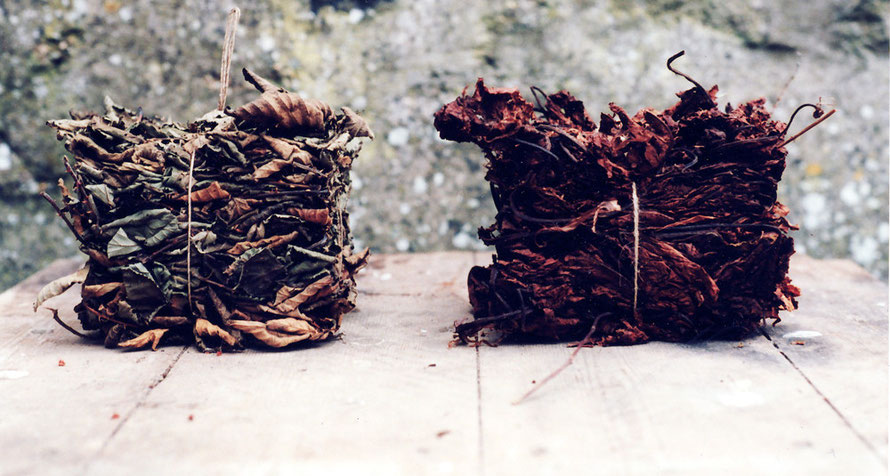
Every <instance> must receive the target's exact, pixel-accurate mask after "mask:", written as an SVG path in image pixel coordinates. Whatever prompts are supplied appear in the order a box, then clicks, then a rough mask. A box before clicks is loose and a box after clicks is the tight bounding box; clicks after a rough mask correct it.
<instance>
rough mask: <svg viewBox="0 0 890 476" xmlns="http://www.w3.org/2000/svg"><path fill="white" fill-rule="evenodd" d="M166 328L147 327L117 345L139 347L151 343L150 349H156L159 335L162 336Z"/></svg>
mask: <svg viewBox="0 0 890 476" xmlns="http://www.w3.org/2000/svg"><path fill="white" fill-rule="evenodd" d="M168 330H169V329H149V330H147V331H145V332H143V333H142V334H139V335H138V336H137V337H134V338H132V339H130V340H126V341H123V342H118V344H117V346H118V347H127V348H131V349H141V348H143V347H145V346H147V345H148V344H151V350H158V343H159V342H161V337H163V336H164V334H165V333H166V332H167V331H168Z"/></svg>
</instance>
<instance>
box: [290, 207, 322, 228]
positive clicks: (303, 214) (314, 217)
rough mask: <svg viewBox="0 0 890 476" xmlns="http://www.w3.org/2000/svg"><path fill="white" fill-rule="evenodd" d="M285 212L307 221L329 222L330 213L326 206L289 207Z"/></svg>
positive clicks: (320, 223)
mask: <svg viewBox="0 0 890 476" xmlns="http://www.w3.org/2000/svg"><path fill="white" fill-rule="evenodd" d="M287 212H288V213H290V214H292V215H296V216H298V217H300V218H302V219H303V220H306V221H308V222H309V223H318V224H319V225H330V224H331V214H330V213H329V212H328V209H327V208H291V209H289V210H288V211H287Z"/></svg>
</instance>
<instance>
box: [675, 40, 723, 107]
mask: <svg viewBox="0 0 890 476" xmlns="http://www.w3.org/2000/svg"><path fill="white" fill-rule="evenodd" d="M685 54H686V50H681V51H680V52H679V53H677V54H675V55H674V56H671V57H670V58H668V60H667V69H668V70H670V72H671V73H674V74H676V75H679V76H683V77H684V78H686V80H687V81H689V82H690V83H692V84H694V85H695V87H697V88H698V89H699V90H701V91H702V92H703V93H705V96H707V98H708V100H710V101H711V102H712V103H713V102H714V101H713V100H711V95H710V94H708V91H707V90H706V89H705V88H704V87H703V86H702V85H701V84H699V82H698V81H696V80H694V79H692V76H689V75H688V74H686V73H684V72H682V71H678V70H677V69H675V68H674V67H673V66H671V63H673V62H674V60H676V59H677V58H679V57H681V56H683V55H685Z"/></svg>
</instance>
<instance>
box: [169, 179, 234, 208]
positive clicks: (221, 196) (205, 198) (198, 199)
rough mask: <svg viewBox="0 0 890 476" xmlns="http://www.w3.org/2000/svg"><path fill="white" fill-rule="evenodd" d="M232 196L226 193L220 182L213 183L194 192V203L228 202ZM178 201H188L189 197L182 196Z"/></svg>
mask: <svg viewBox="0 0 890 476" xmlns="http://www.w3.org/2000/svg"><path fill="white" fill-rule="evenodd" d="M229 197H231V195H229V192H227V191H225V189H223V188H222V187H221V186H220V185H219V182H213V183H211V184H210V185H208V186H206V187H204V188H202V189H200V190H195V191H193V192H192V203H207V202H211V201H213V200H226V199H228V198H229ZM177 200H188V195H181V196H179V197H177Z"/></svg>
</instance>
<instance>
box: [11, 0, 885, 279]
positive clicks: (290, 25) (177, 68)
mask: <svg viewBox="0 0 890 476" xmlns="http://www.w3.org/2000/svg"><path fill="white" fill-rule="evenodd" d="M227 6H228V4H227V3H220V2H214V1H208V0H204V1H201V0H178V1H173V0H167V1H151V2H149V1H145V0H135V1H120V0H105V1H100V0H69V1H61V0H51V1H48V2H47V1H40V2H38V1H33V0H0V19H2V20H0V64H2V65H4V66H3V68H0V288H4V287H6V286H8V285H10V284H12V283H14V282H15V281H16V280H18V279H20V278H21V277H23V276H24V275H26V274H28V273H30V272H32V271H34V270H35V269H37V268H39V267H41V266H42V265H43V264H45V263H46V262H47V261H48V260H51V259H53V258H54V257H57V256H61V255H68V254H71V253H72V252H73V250H74V249H75V244H74V243H73V241H72V239H71V238H70V237H69V236H68V233H67V231H66V230H64V229H62V226H61V224H60V222H59V221H58V220H56V219H55V218H54V217H53V215H52V210H51V209H50V208H49V207H48V206H44V205H43V204H41V203H39V202H38V199H35V196H36V193H37V191H38V190H39V189H42V188H44V187H46V186H47V184H52V183H53V182H55V180H56V179H57V177H59V176H60V174H61V173H62V167H61V161H60V157H61V155H62V154H63V149H61V147H60V146H59V145H58V144H57V143H56V141H55V138H54V137H53V134H52V132H51V131H50V130H49V129H48V128H47V127H45V126H44V125H43V124H44V122H45V121H46V120H48V119H53V118H59V117H64V116H65V114H66V113H67V111H68V110H69V109H101V107H102V99H103V96H104V95H105V94H108V95H110V96H112V97H113V98H114V99H115V101H116V102H118V103H120V104H122V105H127V106H129V107H133V108H135V107H138V106H141V107H142V108H143V110H145V111H146V112H147V113H151V114H157V115H161V116H167V117H170V118H173V119H175V120H180V121H185V120H188V119H190V118H195V117H198V116H200V115H201V114H203V113H204V112H206V111H207V110H210V109H212V108H214V107H215V104H216V96H217V94H218V93H217V91H218V85H217V79H216V78H217V75H218V68H219V66H218V64H219V55H220V45H221V43H222V38H223V25H224V18H225V12H226V7H227ZM242 8H243V14H242V20H241V24H240V28H239V32H238V42H237V45H236V52H235V58H234V62H233V66H234V67H235V68H240V67H241V66H249V67H251V68H252V69H254V70H255V71H257V72H259V73H261V74H263V75H265V76H267V77H269V78H270V79H273V80H275V81H277V82H279V83H281V84H282V85H284V86H285V87H288V88H290V89H292V90H295V91H299V92H301V93H303V94H305V95H307V96H311V97H318V98H322V99H324V100H325V101H327V102H329V103H331V104H332V105H336V106H340V105H346V106H350V107H352V108H354V109H356V110H359V111H364V115H365V116H366V117H367V118H368V120H369V122H370V123H371V125H372V127H373V128H374V130H375V132H376V133H377V135H378V140H377V141H376V142H374V143H372V144H370V145H369V146H368V147H366V148H365V150H364V152H363V155H362V157H361V159H360V161H359V162H358V163H357V164H356V169H355V175H354V185H355V191H354V194H353V199H352V202H351V203H352V205H351V208H352V211H353V212H352V218H353V229H354V233H355V236H356V240H357V241H358V242H359V243H360V244H365V245H370V246H371V247H372V248H373V249H375V250H377V251H420V250H434V249H449V248H463V249H483V247H482V246H481V245H480V243H479V242H478V241H477V240H476V237H475V230H476V228H477V227H479V226H480V225H484V224H488V223H490V222H491V221H492V219H493V214H494V208H493V205H492V204H491V199H490V198H489V196H488V189H487V186H486V184H485V182H484V181H483V178H482V176H483V174H484V171H483V170H482V169H481V163H482V157H481V156H480V153H479V152H478V150H476V149H475V148H474V147H472V146H456V145H455V144H450V143H449V144H446V143H444V142H442V141H441V140H439V139H438V138H437V136H436V132H435V130H434V129H433V127H432V114H433V113H434V112H435V111H436V109H437V108H438V107H440V106H441V104H443V103H444V102H446V101H449V100H452V99H454V97H455V96H456V95H457V94H458V93H460V91H461V89H463V87H464V86H465V85H468V84H472V83H473V82H474V80H475V79H476V77H478V76H484V77H485V78H486V82H487V83H489V84H491V85H501V86H515V87H520V88H521V89H522V90H523V91H528V86H531V85H537V86H539V87H541V88H543V89H544V90H545V91H551V92H552V91H556V90H558V89H568V90H570V91H572V93H573V94H575V95H576V96H577V97H579V98H580V99H582V100H584V101H585V104H586V106H587V107H588V109H589V110H591V111H593V112H598V111H601V110H606V109H607V104H608V103H609V102H610V101H614V102H616V103H618V104H620V105H622V106H624V107H625V108H626V109H628V110H629V111H635V110H636V109H638V108H641V107H644V106H652V107H656V108H662V107H666V106H668V105H670V104H672V103H673V101H674V95H673V94H674V93H675V92H677V91H680V90H681V89H684V88H686V87H687V86H688V84H687V83H686V82H685V81H684V80H683V79H682V78H679V77H677V76H674V75H672V74H671V73H669V72H668V71H667V70H666V69H665V68H664V61H665V59H666V58H667V57H669V56H670V55H671V54H673V53H675V52H677V51H679V50H681V49H685V50H686V52H687V56H686V57H684V58H683V59H681V60H680V61H679V62H678V63H677V67H678V68H680V69H681V70H682V71H684V72H687V73H689V74H690V75H692V76H693V77H695V78H696V79H697V80H698V81H699V82H701V83H702V84H704V85H705V86H709V85H711V84H714V83H717V84H719V85H720V89H721V91H722V96H721V98H720V100H721V102H726V101H729V102H732V103H734V104H735V103H738V102H741V101H744V100H747V99H751V98H755V97H759V96H766V97H767V98H768V99H769V100H770V101H771V102H772V103H775V100H776V99H777V97H778V95H779V94H780V92H781V91H782V90H783V87H784V85H785V84H786V83H787V82H788V80H789V78H791V76H792V75H793V74H794V71H795V69H796V65H797V64H799V68H797V73H796V76H795V79H794V80H793V81H792V82H791V83H790V85H789V86H788V87H787V90H786V92H785V93H784V96H783V97H782V100H781V101H780V102H779V103H778V104H777V105H775V114H776V115H777V117H779V118H782V119H784V120H787V118H788V117H789V116H790V114H791V112H792V111H793V109H794V107H795V106H796V105H798V104H800V103H802V102H812V101H818V100H819V99H820V98H822V99H823V100H825V101H829V102H831V103H833V104H834V105H835V107H837V109H838V113H837V114H836V115H835V116H834V117H832V118H831V119H830V120H829V121H827V122H826V123H824V124H823V125H822V126H820V127H819V128H817V129H814V130H813V131H811V132H810V133H808V134H807V135H806V136H804V137H802V138H801V139H799V140H798V141H797V142H795V143H794V144H792V145H790V146H789V151H790V155H789V158H790V160H789V168H788V170H787V172H786V175H785V179H784V181H783V182H782V187H781V198H782V199H783V201H785V202H786V203H787V204H788V205H789V206H790V207H791V209H792V215H791V219H792V221H794V222H796V223H798V224H800V226H801V231H800V232H798V233H797V244H798V248H799V249H800V250H802V251H805V252H807V253H809V254H811V255H814V256H821V257H827V256H831V257H851V258H853V259H854V260H856V261H857V262H859V263H861V264H863V265H864V266H866V267H867V268H869V269H870V270H872V271H873V272H874V273H876V274H878V275H880V276H882V277H884V278H885V279H886V274H887V250H888V120H890V118H888V102H890V94H888V67H890V66H888V48H890V44H888V37H887V19H888V16H890V3H888V2H887V1H886V0H885V1H878V0H856V1H841V0H809V1H801V0H793V1H787V2H769V1H765V0H759V1H757V0H752V1H741V0H727V1H709V0H693V1H687V2H683V1H678V0H612V1H601V2H585V1H580V0H551V1H544V0H535V1H533V0H492V1H486V2H481V1H473V0H449V1H440V0H392V1H386V0H383V1H371V0H353V1H336V0H333V1H323V0H312V1H303V2H290V1H285V0H262V1H257V2H252V4H251V5H247V4H243V5H242ZM233 77H235V81H234V85H233V88H232V92H231V93H230V100H229V103H230V104H237V103H240V102H242V101H244V100H247V99H248V98H250V97H251V92H250V91H249V90H248V88H247V87H246V86H245V85H244V84H242V82H241V81H240V75H237V74H236V75H233ZM800 119H802V118H799V119H798V120H800ZM795 122H797V121H795ZM805 122H806V120H800V122H799V123H797V124H795V128H799V127H801V126H802V125H803V124H804V123H805ZM35 238H39V239H38V240H35Z"/></svg>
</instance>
